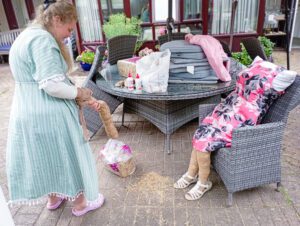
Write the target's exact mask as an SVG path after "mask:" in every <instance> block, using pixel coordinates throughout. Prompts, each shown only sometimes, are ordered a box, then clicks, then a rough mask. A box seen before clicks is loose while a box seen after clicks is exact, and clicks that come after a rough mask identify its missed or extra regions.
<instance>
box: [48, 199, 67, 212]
mask: <svg viewBox="0 0 300 226" xmlns="http://www.w3.org/2000/svg"><path fill="white" fill-rule="evenodd" d="M64 201H65V199H64V198H58V200H57V202H56V203H54V204H52V205H50V204H49V203H47V209H48V210H56V209H58V208H59V207H60V206H61V204H62V203H63V202H64Z"/></svg>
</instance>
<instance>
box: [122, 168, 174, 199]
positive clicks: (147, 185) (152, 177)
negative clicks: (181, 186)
mask: <svg viewBox="0 0 300 226" xmlns="http://www.w3.org/2000/svg"><path fill="white" fill-rule="evenodd" d="M171 185H172V180H171V178H169V177H164V176H161V175H159V174H158V173H155V172H149V173H146V174H144V175H142V177H141V178H140V180H139V181H138V182H136V183H134V184H130V185H129V186H128V187H127V190H128V191H130V192H142V193H149V192H152V193H155V194H157V195H159V196H160V198H163V194H164V190H165V189H166V188H170V187H171Z"/></svg>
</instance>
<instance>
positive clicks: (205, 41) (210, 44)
mask: <svg viewBox="0 0 300 226" xmlns="http://www.w3.org/2000/svg"><path fill="white" fill-rule="evenodd" d="M185 40H186V41H188V42H189V43H191V44H195V45H199V46H201V48H202V49H203V51H204V53H205V55H206V57H207V60H208V62H209V64H210V66H211V67H212V68H213V70H214V71H215V73H216V74H217V76H218V78H219V79H220V80H222V81H224V82H227V81H230V80H231V77H230V74H229V72H228V71H229V61H228V63H227V66H226V67H225V66H224V64H223V59H224V58H228V57H227V55H226V53H225V52H224V50H223V48H222V46H221V44H220V42H219V41H218V40H217V39H215V38H214V37H212V36H210V35H192V34H187V35H186V36H185Z"/></svg>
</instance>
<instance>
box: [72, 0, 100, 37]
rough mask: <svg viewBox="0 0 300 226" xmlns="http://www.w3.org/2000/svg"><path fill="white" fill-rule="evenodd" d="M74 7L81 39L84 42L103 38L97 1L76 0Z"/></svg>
mask: <svg viewBox="0 0 300 226" xmlns="http://www.w3.org/2000/svg"><path fill="white" fill-rule="evenodd" d="M76 8H77V13H78V22H79V26H80V33H81V37H82V40H83V41H85V42H93V41H101V40H103V37H102V27H101V22H100V17H99V8H98V4H97V1H94V0H76Z"/></svg>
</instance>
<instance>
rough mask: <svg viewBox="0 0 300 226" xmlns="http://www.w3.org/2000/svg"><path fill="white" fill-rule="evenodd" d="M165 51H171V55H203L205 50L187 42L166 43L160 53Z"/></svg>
mask: <svg viewBox="0 0 300 226" xmlns="http://www.w3.org/2000/svg"><path fill="white" fill-rule="evenodd" d="M165 49H170V51H171V53H172V52H180V53H203V50H202V48H201V47H200V46H199V45H191V44H190V43H188V42H187V41H185V40H175V41H171V42H166V43H164V44H162V45H161V47H160V51H164V50H165Z"/></svg>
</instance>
